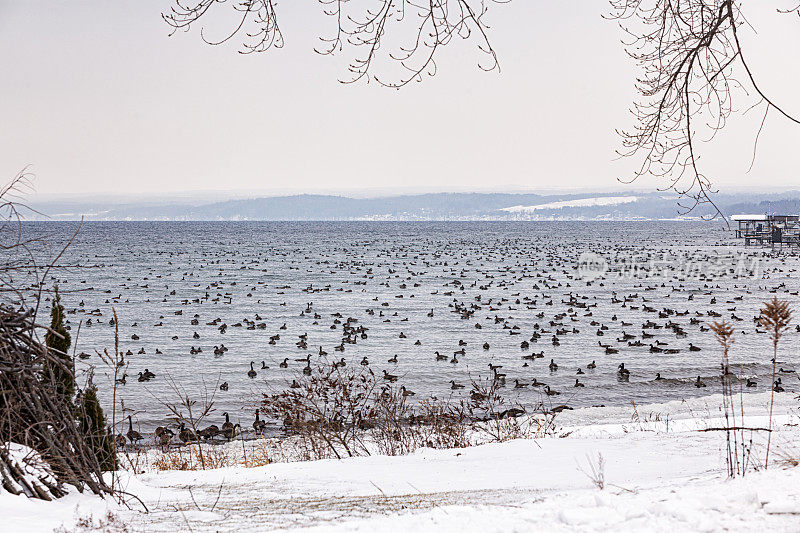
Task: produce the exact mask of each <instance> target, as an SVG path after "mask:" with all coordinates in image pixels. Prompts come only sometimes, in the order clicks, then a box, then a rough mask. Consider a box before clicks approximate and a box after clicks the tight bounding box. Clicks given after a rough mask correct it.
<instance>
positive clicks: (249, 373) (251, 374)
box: [247, 361, 258, 379]
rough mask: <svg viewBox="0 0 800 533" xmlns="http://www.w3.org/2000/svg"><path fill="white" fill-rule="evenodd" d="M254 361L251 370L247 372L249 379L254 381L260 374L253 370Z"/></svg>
mask: <svg viewBox="0 0 800 533" xmlns="http://www.w3.org/2000/svg"><path fill="white" fill-rule="evenodd" d="M253 364H254V362H253V361H250V370H248V371H247V377H248V378H250V379H253V378H254V377H256V376H257V375H258V373H257V372H256V371H255V370H254V369H253Z"/></svg>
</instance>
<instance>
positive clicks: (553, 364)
mask: <svg viewBox="0 0 800 533" xmlns="http://www.w3.org/2000/svg"><path fill="white" fill-rule="evenodd" d="M556 370H558V365H557V364H556V362H555V361H554V360H553V359H550V372H555V371H556Z"/></svg>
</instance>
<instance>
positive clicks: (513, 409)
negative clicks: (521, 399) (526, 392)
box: [499, 407, 525, 418]
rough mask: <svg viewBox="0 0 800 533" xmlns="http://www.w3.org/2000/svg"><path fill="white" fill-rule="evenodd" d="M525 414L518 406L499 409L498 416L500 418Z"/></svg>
mask: <svg viewBox="0 0 800 533" xmlns="http://www.w3.org/2000/svg"><path fill="white" fill-rule="evenodd" d="M524 414H525V411H523V410H522V409H519V408H518V407H511V408H509V409H506V410H505V411H501V412H500V415H499V417H500V418H518V417H520V416H522V415H524Z"/></svg>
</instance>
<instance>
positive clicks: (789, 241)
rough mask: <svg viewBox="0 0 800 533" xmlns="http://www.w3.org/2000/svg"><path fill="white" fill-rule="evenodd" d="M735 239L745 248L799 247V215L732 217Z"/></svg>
mask: <svg viewBox="0 0 800 533" xmlns="http://www.w3.org/2000/svg"><path fill="white" fill-rule="evenodd" d="M731 220H732V221H734V222H737V223H738V227H737V228H736V237H737V238H740V239H744V244H745V246H751V245H755V246H771V247H772V248H775V247H776V246H779V247H783V246H789V247H792V246H800V215H775V214H763V215H733V216H731Z"/></svg>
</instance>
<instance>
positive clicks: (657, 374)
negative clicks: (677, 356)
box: [656, 372, 664, 381]
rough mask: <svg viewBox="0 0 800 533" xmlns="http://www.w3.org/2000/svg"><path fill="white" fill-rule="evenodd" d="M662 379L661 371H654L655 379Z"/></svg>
mask: <svg viewBox="0 0 800 533" xmlns="http://www.w3.org/2000/svg"><path fill="white" fill-rule="evenodd" d="M662 379H664V378H662V377H661V372H656V381H661V380H662Z"/></svg>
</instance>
